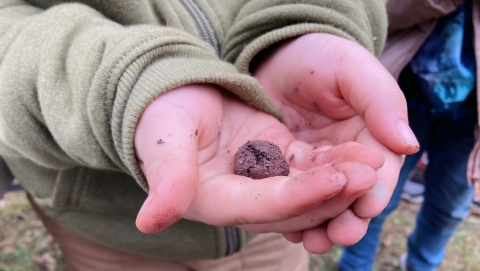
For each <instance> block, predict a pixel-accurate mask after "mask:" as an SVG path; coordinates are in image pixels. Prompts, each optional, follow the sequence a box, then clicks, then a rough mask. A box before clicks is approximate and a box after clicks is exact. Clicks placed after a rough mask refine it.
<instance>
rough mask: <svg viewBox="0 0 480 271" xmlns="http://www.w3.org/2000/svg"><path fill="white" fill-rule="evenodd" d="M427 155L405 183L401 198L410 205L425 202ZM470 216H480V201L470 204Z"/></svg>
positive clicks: (424, 154) (423, 156)
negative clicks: (424, 178)
mask: <svg viewBox="0 0 480 271" xmlns="http://www.w3.org/2000/svg"><path fill="white" fill-rule="evenodd" d="M426 154H427V153H426V152H424V153H423V155H422V158H421V159H420V160H419V161H418V163H417V166H416V168H414V169H413V170H412V172H411V173H410V176H409V177H408V179H407V180H406V181H405V185H403V190H402V194H401V198H402V199H403V200H406V201H408V202H410V203H415V204H419V203H422V202H423V192H424V191H425V183H424V180H423V177H424V174H425V170H426V169H427V166H428V157H427V155H426ZM470 214H474V215H480V200H475V199H473V201H472V203H471V204H470Z"/></svg>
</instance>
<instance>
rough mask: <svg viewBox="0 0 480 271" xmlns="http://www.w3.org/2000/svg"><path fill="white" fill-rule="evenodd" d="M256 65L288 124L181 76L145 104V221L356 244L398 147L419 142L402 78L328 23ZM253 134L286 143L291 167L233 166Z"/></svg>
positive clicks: (377, 205)
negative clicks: (278, 170)
mask: <svg viewBox="0 0 480 271" xmlns="http://www.w3.org/2000/svg"><path fill="white" fill-rule="evenodd" d="M253 75H254V76H255V77H256V78H257V80H258V81H259V82H260V84H261V85H262V87H263V88H264V89H265V91H266V92H267V94H268V95H269V96H270V98H271V100H272V101H273V103H274V105H275V106H276V107H277V108H278V109H279V111H280V112H281V113H282V114H283V117H284V123H281V122H280V121H279V120H278V119H276V118H275V117H273V116H271V115H269V114H267V113H265V112H263V111H260V110H258V109H255V108H252V107H250V106H248V105H246V104H245V103H243V102H242V101H241V100H239V99H238V98H236V97H234V96H233V95H231V94H229V93H228V91H226V90H222V89H220V88H219V87H217V86H214V85H187V86H183V87H179V88H177V89H174V90H172V91H169V92H168V93H166V94H164V95H161V96H160V97H158V98H157V99H156V100H154V101H153V102H152V103H151V104H150V105H149V106H148V107H147V108H146V110H145V111H144V113H143V115H142V117H141V118H140V121H139V123H138V126H137V129H136V132H135V142H134V144H135V151H136V154H137V157H138V161H139V165H140V168H141V169H142V171H143V173H144V175H145V176H146V179H147V182H148V184H149V192H148V198H147V199H146V201H145V203H144V204H143V206H142V208H141V210H140V211H139V215H138V217H137V221H136V225H137V227H138V229H139V230H141V231H142V232H145V233H156V232H160V231H162V230H164V229H166V228H168V227H170V226H171V225H172V224H174V223H175V222H177V221H178V220H179V219H180V218H185V219H189V220H193V221H200V222H203V223H207V224H211V225H218V226H237V227H239V228H242V229H245V230H248V231H252V232H258V233H263V232H278V233H282V234H283V236H284V237H285V238H286V239H287V240H289V241H291V242H296V243H297V242H303V245H304V247H305V249H306V250H307V251H309V252H311V253H323V252H326V251H328V250H329V249H331V248H332V247H333V246H334V245H335V244H337V245H351V244H354V243H356V242H357V241H359V240H360V239H361V238H362V237H363V236H364V234H365V232H366V230H367V227H368V223H369V221H370V219H371V218H373V217H375V216H376V215H378V214H379V213H380V212H381V211H382V210H383V208H384V207H385V206H386V205H387V203H388V201H389V199H390V196H391V194H392V192H393V189H394V188H395V185H396V183H397V178H398V173H399V171H400V168H401V166H402V163H403V158H402V155H403V154H412V153H415V152H416V151H417V150H418V148H419V145H418V142H417V140H416V138H415V136H414V135H413V133H412V132H411V130H410V128H409V126H408V120H407V107H406V102H405V98H404V96H403V94H402V92H401V90H400V89H399V87H398V85H397V83H396V81H395V80H394V78H393V77H392V76H391V75H390V74H389V73H388V72H387V71H386V70H385V68H383V67H382V65H381V64H380V63H379V61H378V60H377V59H376V58H375V56H373V55H372V54H371V53H370V52H368V51H367V50H366V49H365V48H363V47H362V46H360V45H359V44H356V43H354V42H351V41H348V40H346V39H344V38H340V37H337V36H334V35H329V34H321V33H315V34H308V35H304V36H301V37H298V38H295V39H292V40H290V41H288V42H284V43H283V44H281V45H280V46H278V47H277V48H275V49H274V50H272V51H271V52H270V53H269V54H268V55H267V56H266V57H265V58H264V59H263V60H262V62H261V63H260V64H259V65H258V66H257V67H256V68H255V70H254V72H253ZM158 139H165V140H164V143H163V144H158V143H157V141H158ZM167 139H168V140H167ZM248 140H250V141H252V140H267V141H271V142H273V143H274V144H276V145H277V146H279V147H280V149H281V151H282V153H283V154H284V155H285V157H286V158H287V161H288V163H289V165H290V174H289V176H278V177H271V178H267V179H262V180H253V179H250V178H247V177H243V176H238V175H235V174H234V169H233V159H234V155H235V153H236V151H237V150H238V148H239V147H240V146H241V145H243V144H245V143H246V142H247V141H248ZM160 143H162V142H160Z"/></svg>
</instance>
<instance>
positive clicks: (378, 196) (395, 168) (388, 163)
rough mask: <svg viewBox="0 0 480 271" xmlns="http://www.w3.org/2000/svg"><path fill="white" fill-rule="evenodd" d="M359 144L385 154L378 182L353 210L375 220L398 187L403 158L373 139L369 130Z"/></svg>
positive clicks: (362, 136) (378, 173) (357, 202)
mask: <svg viewBox="0 0 480 271" xmlns="http://www.w3.org/2000/svg"><path fill="white" fill-rule="evenodd" d="M359 142H361V143H363V144H367V145H371V146H375V147H376V148H379V149H381V150H382V152H383V153H384V157H385V163H384V165H383V166H382V168H381V169H379V170H378V171H377V177H378V181H377V182H376V184H375V186H374V187H373V188H372V189H371V190H369V191H368V192H367V193H365V195H363V196H362V197H360V198H358V199H357V200H355V202H354V203H353V205H352V210H353V211H354V212H355V214H356V215H357V216H359V217H363V218H373V217H375V216H377V215H379V214H380V213H381V212H382V211H383V209H384V208H385V207H386V206H387V204H388V202H389V201H390V198H391V196H392V193H393V190H394V189H395V186H396V185H397V181H398V174H399V172H400V168H401V167H402V165H403V156H401V155H398V154H396V153H393V152H392V151H390V150H389V149H387V148H386V147H385V146H383V145H381V144H380V143H379V142H378V141H376V140H375V138H373V136H372V135H371V134H370V133H369V131H368V130H365V131H364V132H362V134H360V136H359Z"/></svg>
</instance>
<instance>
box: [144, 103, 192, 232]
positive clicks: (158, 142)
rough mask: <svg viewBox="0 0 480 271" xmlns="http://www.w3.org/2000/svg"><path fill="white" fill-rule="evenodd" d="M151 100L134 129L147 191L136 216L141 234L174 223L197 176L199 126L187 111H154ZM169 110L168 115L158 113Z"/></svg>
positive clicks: (161, 228) (178, 217) (188, 200)
mask: <svg viewBox="0 0 480 271" xmlns="http://www.w3.org/2000/svg"><path fill="white" fill-rule="evenodd" d="M155 107H156V104H155V102H153V103H152V104H151V105H149V107H147V109H146V110H145V112H144V114H143V115H142V117H141V119H140V122H139V124H138V126H137V129H136V132H135V149H136V154H137V158H138V161H139V164H140V168H141V169H142V171H143V173H144V175H145V176H146V179H147V182H148V185H149V191H148V197H147V199H146V200H145V202H144V204H143V206H142V208H141V209H140V211H139V214H138V216H137V221H136V226H137V228H138V229H139V230H140V231H142V232H144V233H157V232H160V231H162V230H165V229H166V228H168V227H170V226H171V225H172V224H174V223H176V222H177V221H178V220H180V218H182V217H183V214H184V213H185V211H186V210H187V209H188V207H189V206H190V204H191V202H192V201H193V198H194V197H195V191H196V189H197V179H198V158H197V157H198V147H197V145H198V143H197V142H198V136H197V134H198V130H196V129H197V128H196V127H198V126H196V125H195V124H194V123H195V122H194V121H192V120H191V119H190V118H189V116H188V115H187V114H176V113H175V112H172V110H175V108H173V109H171V110H165V106H163V108H162V109H163V110H162V111H159V110H156V108H155ZM165 111H167V112H169V114H168V116H164V115H162V114H158V112H165Z"/></svg>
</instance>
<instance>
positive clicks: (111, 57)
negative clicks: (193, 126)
mask: <svg viewBox="0 0 480 271" xmlns="http://www.w3.org/2000/svg"><path fill="white" fill-rule="evenodd" d="M192 83H212V84H216V85H219V86H221V87H223V88H225V89H227V90H229V91H231V92H232V93H234V94H235V95H237V96H238V97H240V98H241V99H242V100H244V101H245V102H246V103H247V104H250V105H252V106H254V107H257V108H261V109H262V110H264V111H266V112H269V113H271V114H274V115H276V116H278V117H280V116H279V114H278V113H277V111H275V109H274V107H273V106H272V105H271V104H270V103H269V100H268V98H267V97H266V95H265V94H264V93H263V92H262V90H261V88H260V86H259V85H258V83H257V82H256V81H255V80H254V79H253V78H251V77H249V76H246V75H243V74H241V73H239V72H238V71H237V70H236V68H235V67H234V66H233V65H232V64H229V63H227V62H225V61H221V60H220V59H219V57H218V56H217V55H216V53H215V50H214V49H213V48H212V47H211V46H210V45H209V44H207V43H205V42H203V41H202V40H200V39H199V38H196V37H194V36H192V35H190V34H187V33H185V31H181V30H178V29H173V28H171V27H164V26H161V25H134V26H125V25H121V24H119V23H116V22H114V21H112V20H110V19H107V18H106V17H104V16H103V15H102V14H100V13H99V12H97V11H96V10H94V9H92V8H90V7H87V6H85V5H82V4H60V5H56V6H53V7H49V8H46V9H41V8H37V7H33V6H31V5H28V4H26V2H24V1H21V0H5V1H1V3H0V96H1V97H2V98H1V99H0V156H2V157H17V158H26V159H29V160H32V161H33V162H35V163H37V164H39V165H41V166H44V167H46V168H52V169H66V168H70V167H76V166H85V167H91V168H98V169H108V170H117V171H122V172H126V173H129V174H131V175H133V176H134V177H135V178H136V180H137V181H138V182H139V183H140V184H141V185H142V186H143V187H144V188H145V189H147V184H146V181H145V178H144V176H143V175H142V174H141V171H140V169H139V167H138V165H137V162H136V157H135V152H134V146H133V137H134V132H135V128H136V125H137V122H138V119H139V118H140V116H141V113H142V112H143V110H144V109H145V107H146V106H147V105H148V104H149V103H150V102H151V101H152V100H153V99H155V98H156V97H158V96H159V95H161V94H162V93H164V92H166V91H168V90H171V89H173V88H176V87H179V86H182V85H187V84H192Z"/></svg>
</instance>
